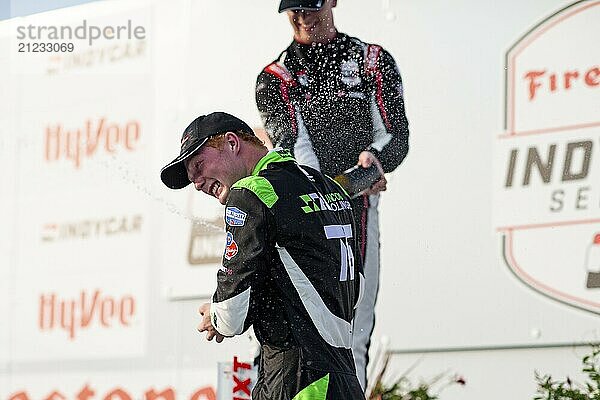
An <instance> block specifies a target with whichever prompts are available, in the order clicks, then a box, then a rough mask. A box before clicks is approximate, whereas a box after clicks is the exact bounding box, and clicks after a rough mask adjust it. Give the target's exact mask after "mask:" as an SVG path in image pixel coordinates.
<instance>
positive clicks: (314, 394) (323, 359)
mask: <svg viewBox="0 0 600 400" xmlns="http://www.w3.org/2000/svg"><path fill="white" fill-rule="evenodd" d="M161 179H162V181H163V182H164V183H165V185H167V186H168V187H169V188H172V189H180V188H183V187H185V186H187V185H188V184H190V183H193V184H194V186H195V188H196V190H200V191H203V192H205V193H207V194H209V195H211V196H214V197H216V198H217V199H218V200H219V202H221V203H222V204H225V206H226V208H225V222H226V245H225V252H224V255H223V267H222V268H221V269H220V270H219V271H218V273H217V289H216V291H215V293H214V295H213V298H212V302H211V303H207V304H204V305H203V306H202V307H200V314H201V315H202V322H201V323H200V325H199V327H198V330H199V331H200V332H204V331H206V332H207V339H208V340H212V339H213V338H216V341H217V342H221V341H223V339H224V338H225V337H229V336H234V335H240V334H242V333H243V332H244V331H245V330H246V329H248V327H249V326H250V325H253V326H254V332H255V334H256V336H257V338H258V340H259V342H260V343H261V359H260V368H259V377H258V381H257V383H256V386H255V388H254V390H253V392H252V398H253V399H254V400H267V399H269V400H273V399H282V400H283V399H289V400H291V399H294V400H308V399H311V400H325V399H331V400H333V399H335V400H340V399H364V394H363V391H362V389H361V387H360V383H359V382H358V379H357V377H356V371H355V369H354V362H353V358H352V350H351V342H352V327H351V322H352V318H353V316H354V309H355V307H356V305H357V303H358V302H359V293H360V286H361V283H362V282H363V280H364V278H363V277H362V272H361V271H362V268H361V261H360V257H358V256H357V257H355V254H357V251H358V250H357V245H356V244H357V241H356V235H355V233H354V232H355V231H354V227H353V222H354V220H353V216H352V209H351V204H350V201H349V198H348V196H347V195H346V193H345V192H344V190H343V189H342V188H341V187H340V186H338V185H337V184H336V183H335V182H334V181H333V180H332V179H330V178H328V177H326V176H324V175H322V174H321V173H319V172H318V171H316V170H314V169H312V168H310V167H301V166H299V165H298V164H297V163H296V161H295V160H294V159H293V158H292V157H291V155H290V154H289V152H287V151H285V150H282V149H275V150H271V151H267V148H266V147H265V146H264V145H263V144H262V142H261V141H260V140H258V139H257V138H256V137H255V136H254V133H253V132H252V130H251V129H250V127H248V125H246V124H245V123H244V122H243V121H241V120H239V119H237V118H236V117H234V116H232V115H229V114H226V113H221V112H218V113H212V114H209V115H205V116H200V117H198V118H196V119H195V120H194V121H193V122H192V123H191V124H190V125H189V126H188V127H187V129H186V130H185V131H184V133H183V136H182V139H181V151H180V155H179V156H178V157H177V158H176V159H175V160H173V161H172V162H171V163H169V164H168V165H167V166H166V167H164V168H163V169H162V171H161Z"/></svg>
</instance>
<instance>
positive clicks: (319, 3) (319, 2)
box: [279, 0, 325, 12]
mask: <svg viewBox="0 0 600 400" xmlns="http://www.w3.org/2000/svg"><path fill="white" fill-rule="evenodd" d="M323 3H325V0H304V1H302V0H296V1H294V0H281V3H279V12H284V11H288V10H308V11H316V10H319V9H321V7H323Z"/></svg>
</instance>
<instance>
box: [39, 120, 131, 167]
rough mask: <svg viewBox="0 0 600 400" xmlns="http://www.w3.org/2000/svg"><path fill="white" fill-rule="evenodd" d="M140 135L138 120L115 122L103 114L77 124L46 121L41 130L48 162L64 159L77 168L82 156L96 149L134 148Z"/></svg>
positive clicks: (105, 151)
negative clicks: (65, 125) (68, 125)
mask: <svg viewBox="0 0 600 400" xmlns="http://www.w3.org/2000/svg"><path fill="white" fill-rule="evenodd" d="M140 135H141V125H140V123H139V122H138V121H128V122H125V123H119V122H114V121H110V120H107V119H106V118H99V119H98V120H92V119H88V120H86V121H85V122H84V124H83V126H82V127H78V128H65V127H64V126H63V125H62V124H60V123H57V124H49V125H48V126H47V127H46V133H45V141H44V156H45V159H46V161H47V162H49V163H51V162H55V161H59V160H61V159H64V160H69V161H71V162H72V163H73V165H74V166H75V168H80V167H81V163H82V160H83V159H84V158H91V157H93V156H94V155H95V154H97V153H99V152H103V153H116V152H117V151H128V152H131V151H135V150H136V149H137V147H138V145H139V141H140Z"/></svg>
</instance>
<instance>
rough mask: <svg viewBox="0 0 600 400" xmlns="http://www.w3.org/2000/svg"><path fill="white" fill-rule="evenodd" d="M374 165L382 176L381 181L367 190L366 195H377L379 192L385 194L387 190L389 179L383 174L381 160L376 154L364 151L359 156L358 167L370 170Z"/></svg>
mask: <svg viewBox="0 0 600 400" xmlns="http://www.w3.org/2000/svg"><path fill="white" fill-rule="evenodd" d="M373 163H374V164H375V165H376V166H377V169H378V170H379V173H380V174H381V179H379V180H378V181H377V182H375V183H374V184H373V185H372V186H371V187H370V188H369V189H367V190H366V191H365V192H364V194H368V195H370V194H377V193H379V192H383V191H385V190H387V179H385V175H384V173H383V167H382V166H381V163H380V162H379V160H378V159H377V157H375V154H373V153H371V152H370V151H363V152H362V153H360V154H359V156H358V163H357V164H358V165H360V166H361V167H363V168H369V167H370V166H371V165H373Z"/></svg>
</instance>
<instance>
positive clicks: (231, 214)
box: [225, 207, 248, 226]
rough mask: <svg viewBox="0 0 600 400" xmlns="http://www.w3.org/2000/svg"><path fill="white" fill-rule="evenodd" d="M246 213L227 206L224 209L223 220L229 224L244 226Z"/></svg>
mask: <svg viewBox="0 0 600 400" xmlns="http://www.w3.org/2000/svg"><path fill="white" fill-rule="evenodd" d="M247 216H248V214H246V213H245V212H243V211H242V210H240V209H239V208H237V207H227V208H226V209H225V222H227V225H229V226H244V224H245V223H246V217H247Z"/></svg>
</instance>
